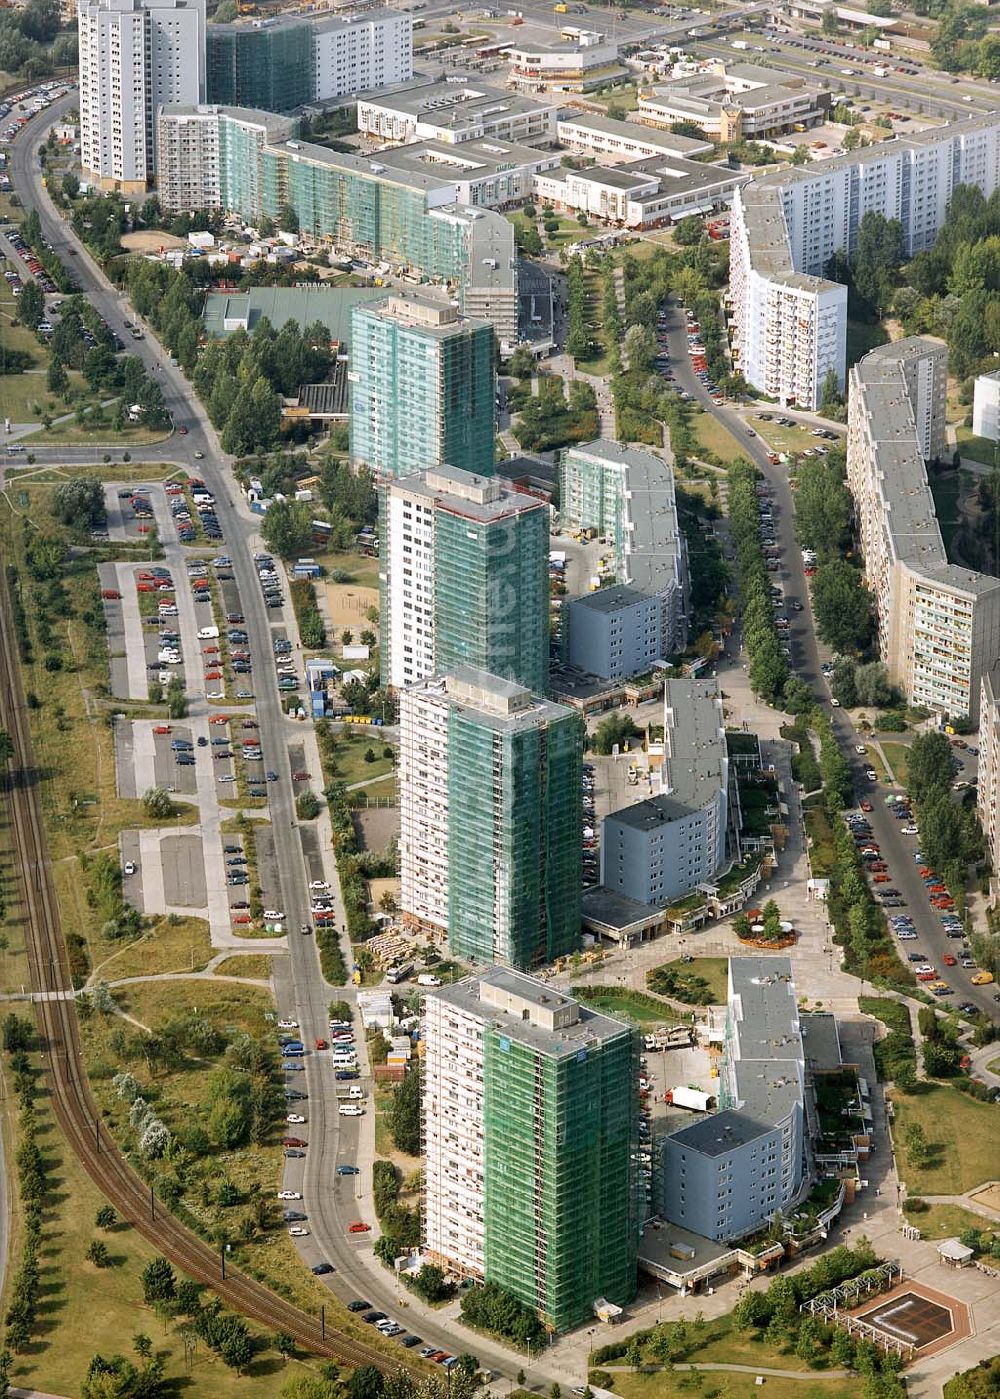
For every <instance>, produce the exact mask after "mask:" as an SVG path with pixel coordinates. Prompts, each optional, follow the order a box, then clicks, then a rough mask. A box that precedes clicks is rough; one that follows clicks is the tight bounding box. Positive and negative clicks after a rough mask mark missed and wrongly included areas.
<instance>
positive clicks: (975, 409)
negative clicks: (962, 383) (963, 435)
mask: <svg viewBox="0 0 1000 1399" xmlns="http://www.w3.org/2000/svg"><path fill="white" fill-rule="evenodd" d="M972 431H973V432H974V433H975V434H976V436H977V437H985V438H986V439H987V441H989V442H1000V370H996V369H994V370H993V371H992V372H991V373H990V374H977V375H976V383H975V388H974V390H973V397H972Z"/></svg>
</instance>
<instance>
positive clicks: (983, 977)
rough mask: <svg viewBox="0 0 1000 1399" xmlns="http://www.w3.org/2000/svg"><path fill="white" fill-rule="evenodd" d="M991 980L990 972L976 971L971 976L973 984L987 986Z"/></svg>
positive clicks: (991, 974)
mask: <svg viewBox="0 0 1000 1399" xmlns="http://www.w3.org/2000/svg"><path fill="white" fill-rule="evenodd" d="M992 981H993V973H992V972H976V974H975V976H974V977H973V978H972V984H973V986H989V985H990V984H991V983H992Z"/></svg>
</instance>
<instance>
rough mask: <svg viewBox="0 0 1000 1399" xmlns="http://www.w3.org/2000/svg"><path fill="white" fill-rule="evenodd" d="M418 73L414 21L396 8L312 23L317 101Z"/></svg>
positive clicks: (314, 82) (404, 78)
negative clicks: (414, 56)
mask: <svg viewBox="0 0 1000 1399" xmlns="http://www.w3.org/2000/svg"><path fill="white" fill-rule="evenodd" d="M412 73H413V20H412V18H411V16H410V15H409V14H406V13H400V12H399V11H397V10H392V9H388V8H386V9H379V10H369V11H367V12H364V13H361V14H357V15H350V16H344V17H339V16H337V17H334V18H330V19H324V20H320V21H318V22H316V23H315V24H314V25H313V92H314V95H315V97H316V99H317V100H318V101H324V100H326V99H328V98H331V97H341V96H343V95H344V94H346V93H353V92H364V91H366V90H367V89H369V88H376V87H387V86H389V85H390V84H394V83H401V82H405V81H406V80H407V79H408V78H410V77H411V76H412Z"/></svg>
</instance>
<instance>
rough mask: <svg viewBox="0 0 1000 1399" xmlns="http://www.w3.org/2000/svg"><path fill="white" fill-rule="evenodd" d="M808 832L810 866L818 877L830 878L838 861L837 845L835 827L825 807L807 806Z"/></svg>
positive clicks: (806, 823)
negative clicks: (834, 833) (831, 823)
mask: <svg viewBox="0 0 1000 1399" xmlns="http://www.w3.org/2000/svg"><path fill="white" fill-rule="evenodd" d="M804 818H805V825H806V834H807V835H808V836H809V866H810V868H811V870H812V872H813V877H814V878H816V879H828V878H829V877H830V875H831V873H832V872H833V866H834V864H835V863H836V858H837V847H836V843H835V841H834V835H833V827H832V826H831V825H830V818H829V817H828V816H827V814H826V811H825V809H824V808H823V807H822V806H820V805H818V804H817V805H816V806H807V807H806V808H805V812H804Z"/></svg>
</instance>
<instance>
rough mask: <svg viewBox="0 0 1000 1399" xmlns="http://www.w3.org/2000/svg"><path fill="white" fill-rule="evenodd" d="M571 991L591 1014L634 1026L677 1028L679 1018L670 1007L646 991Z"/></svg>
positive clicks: (598, 988) (592, 988)
mask: <svg viewBox="0 0 1000 1399" xmlns="http://www.w3.org/2000/svg"><path fill="white" fill-rule="evenodd" d="M570 991H571V994H572V995H574V996H577V997H579V999H580V1000H581V1001H582V1002H583V1004H584V1005H586V1006H589V1007H590V1008H591V1010H599V1011H601V1013H602V1014H604V1015H612V1016H617V1017H618V1019H619V1020H629V1021H631V1022H632V1023H633V1024H634V1025H640V1026H647V1025H676V1024H677V1020H678V1017H677V1015H676V1014H675V1012H674V1011H673V1010H671V1008H670V1006H668V1005H666V1004H665V1003H664V1002H663V1001H659V1000H656V999H655V998H654V997H653V996H647V995H645V994H644V993H643V992H642V991H627V990H625V989H623V988H619V987H617V986H572V987H570Z"/></svg>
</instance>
